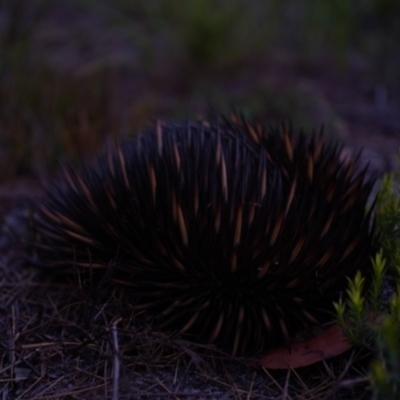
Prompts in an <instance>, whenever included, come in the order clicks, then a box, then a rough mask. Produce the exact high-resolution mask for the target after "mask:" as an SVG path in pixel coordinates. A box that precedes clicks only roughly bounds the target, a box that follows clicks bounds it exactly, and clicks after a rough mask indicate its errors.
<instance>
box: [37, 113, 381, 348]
mask: <svg viewBox="0 0 400 400" xmlns="http://www.w3.org/2000/svg"><path fill="white" fill-rule="evenodd" d="M340 152H341V147H340V146H337V145H329V144H327V143H326V142H325V140H324V137H323V135H322V134H314V135H311V136H307V135H304V134H299V135H295V134H294V133H293V131H292V129H291V128H290V129H289V128H269V127H264V126H262V125H261V124H257V123H250V122H248V121H246V120H245V119H244V118H238V117H235V118H234V119H233V120H229V121H228V120H227V119H224V120H223V121H215V122H210V123H205V122H198V123H197V122H196V123H194V122H188V123H177V124H172V123H162V122H158V123H157V124H156V126H155V127H154V129H153V130H151V131H149V132H148V133H147V134H143V135H138V136H136V137H135V138H134V139H133V140H132V141H131V142H129V143H127V144H125V145H122V146H120V147H118V148H117V149H116V150H115V151H112V152H109V153H108V154H106V155H104V156H103V157H102V158H100V159H99V160H98V161H97V163H96V164H95V165H92V166H86V167H84V168H83V170H82V171H79V172H76V171H75V170H73V169H72V168H69V169H66V172H65V179H64V180H63V181H62V182H60V183H57V184H55V186H54V187H53V188H52V189H51V190H50V191H49V192H48V201H47V203H45V204H44V205H43V206H40V207H39V208H38V215H39V217H38V229H39V232H40V234H41V237H42V238H41V242H40V244H39V245H38V249H39V250H38V251H39V256H40V258H41V260H42V261H43V262H44V263H45V264H46V265H48V266H53V267H54V268H56V269H58V268H59V267H61V266H64V267H65V266H72V265H77V266H80V267H87V268H93V269H94V268H104V269H106V268H108V269H110V268H111V270H112V271H111V272H112V273H111V279H112V280H113V281H114V282H115V283H116V284H123V285H125V286H126V296H127V301H130V302H132V304H134V305H135V307H137V308H138V309H145V310H146V311H147V313H148V315H150V316H152V317H153V319H154V324H155V326H156V327H158V328H159V329H163V330H166V331H168V332H173V333H180V334H185V335H186V336H188V337H190V338H192V340H194V341H197V342H201V343H213V344H215V345H216V346H217V347H219V348H220V349H222V350H223V351H225V352H228V353H230V354H232V355H256V354H260V353H261V352H263V351H265V350H266V349H268V348H271V347H273V346H275V345H277V344H279V343H283V342H288V341H289V340H290V338H292V337H293V335H294V334H295V333H296V332H298V331H304V330H307V329H309V328H310V327H311V326H314V325H316V324H321V323H324V322H327V321H330V320H332V319H333V314H332V311H333V307H332V302H333V301H335V300H338V299H339V297H340V296H341V295H342V292H344V291H345V288H346V285H347V279H346V277H350V278H352V277H353V276H354V275H355V273H356V271H357V270H361V271H362V272H363V273H364V274H365V275H366V276H367V277H368V276H369V273H370V272H369V271H370V257H371V256H372V255H373V253H374V251H375V247H376V245H375V238H374V237H375V235H374V227H373V225H374V224H373V221H372V208H371V209H370V210H369V211H368V212H367V211H366V206H367V201H368V197H369V195H370V192H371V188H372V186H373V180H372V179H370V178H368V179H367V178H366V171H365V170H362V171H360V168H359V167H358V161H357V159H355V160H353V161H347V162H344V161H341V158H340Z"/></svg>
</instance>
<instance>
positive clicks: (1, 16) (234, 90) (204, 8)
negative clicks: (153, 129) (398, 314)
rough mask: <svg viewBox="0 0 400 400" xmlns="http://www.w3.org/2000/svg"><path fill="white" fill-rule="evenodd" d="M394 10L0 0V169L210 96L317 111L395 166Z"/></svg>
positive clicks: (203, 0) (397, 8) (32, 165)
mask: <svg viewBox="0 0 400 400" xmlns="http://www.w3.org/2000/svg"><path fill="white" fill-rule="evenodd" d="M398 21H400V2H397V1H392V0H353V1H348V0H331V1H321V0H303V1H299V0H270V1H262V0H190V1H181V0H164V1H160V0H143V1H138V0H136V1H135V0H113V1H110V0H108V1H107V0H80V1H77V0H75V1H74V0H69V1H65V0H52V1H49V0H47V1H46V0H44V1H40V0H29V1H26V0H3V1H0V182H5V181H6V182H9V181H13V180H15V179H16V178H17V177H18V178H21V177H28V178H29V179H30V178H46V177H47V176H48V175H51V174H54V172H55V171H56V170H57V168H58V166H59V165H60V164H62V163H63V162H65V161H66V160H68V161H69V162H75V161H77V162H79V159H81V158H90V157H91V156H92V155H93V154H95V153H96V152H97V151H98V150H99V148H101V146H104V145H105V144H107V142H108V140H110V138H111V140H114V139H113V138H115V137H117V138H121V139H124V138H126V137H128V136H130V135H132V134H134V133H135V132H136V131H137V130H138V129H143V128H144V126H145V125H146V124H148V123H149V121H150V120H151V118H152V117H161V118H165V119H176V118H178V119H179V118H180V119H182V118H187V117H190V118H193V117H194V118H197V117H202V116H205V115H206V113H207V109H208V107H209V105H212V106H214V107H215V108H216V109H217V110H218V111H221V112H225V111H227V110H228V109H229V106H230V105H235V106H237V107H239V108H240V109H241V110H242V111H243V112H244V113H245V114H246V115H256V116H259V117H260V118H263V119H266V120H268V121H270V122H273V123H275V122H279V121H281V120H282V119H287V118H290V119H291V120H292V122H293V123H294V125H295V126H296V127H299V128H300V127H304V128H305V129H309V130H311V129H312V128H313V127H319V126H320V125H321V124H322V123H323V124H324V126H325V130H326V132H327V134H329V135H332V136H335V137H340V138H341V139H343V140H344V141H345V142H346V143H347V144H348V145H349V146H353V147H356V148H357V147H359V146H364V147H365V148H366V150H367V151H366V153H365V154H366V157H367V158H370V159H372V160H374V161H373V162H375V163H376V164H377V165H378V168H379V169H380V170H387V169H393V168H394V167H395V163H396V160H395V159H396V154H397V149H398V145H399V143H400V113H399V103H400V81H399V78H400V49H399V43H400V24H399V23H398Z"/></svg>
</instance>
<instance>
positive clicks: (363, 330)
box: [335, 171, 400, 400]
mask: <svg viewBox="0 0 400 400" xmlns="http://www.w3.org/2000/svg"><path fill="white" fill-rule="evenodd" d="M399 173H400V172H399V171H398V172H397V173H390V174H386V175H385V176H384V177H383V179H382V187H381V190H380V192H379V194H378V197H377V204H376V223H377V228H378V231H379V234H380V237H379V241H380V244H381V247H382V248H381V250H380V251H379V253H377V255H376V257H375V259H374V260H372V265H373V276H372V284H371V287H370V288H369V290H368V291H367V293H366V294H363V286H364V280H365V277H362V276H361V274H357V276H356V277H355V279H354V280H353V281H349V288H348V290H347V294H348V297H347V300H346V301H345V302H343V301H340V302H338V303H336V304H335V307H336V311H337V314H338V322H339V324H340V325H341V326H342V328H343V330H344V332H345V333H346V335H347V336H348V337H349V338H350V339H351V340H352V342H353V343H354V344H355V345H357V346H364V347H367V348H369V349H371V351H372V352H373V353H374V360H373V361H372V363H371V367H370V372H369V379H370V382H371V385H372V388H373V391H374V395H375V398H379V399H389V400H391V399H393V400H395V399H398V398H399V396H400V230H399V227H400V197H399V191H398V182H399Z"/></svg>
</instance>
